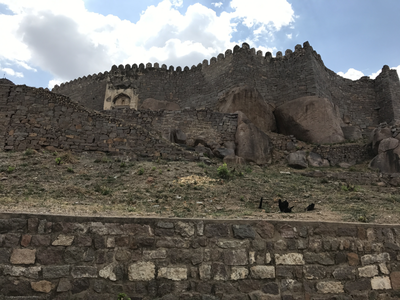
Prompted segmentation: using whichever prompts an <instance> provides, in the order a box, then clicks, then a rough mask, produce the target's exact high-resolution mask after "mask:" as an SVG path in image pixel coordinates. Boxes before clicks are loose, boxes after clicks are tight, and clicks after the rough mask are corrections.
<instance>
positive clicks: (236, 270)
mask: <svg viewBox="0 0 400 300" xmlns="http://www.w3.org/2000/svg"><path fill="white" fill-rule="evenodd" d="M248 275H249V270H248V269H247V268H245V267H232V269H231V280H239V279H245V278H247V276H248Z"/></svg>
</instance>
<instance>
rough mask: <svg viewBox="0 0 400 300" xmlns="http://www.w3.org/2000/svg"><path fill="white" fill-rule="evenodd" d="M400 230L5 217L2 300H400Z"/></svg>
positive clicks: (0, 252)
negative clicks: (124, 299)
mask: <svg viewBox="0 0 400 300" xmlns="http://www.w3.org/2000/svg"><path fill="white" fill-rule="evenodd" d="M399 243H400V225H396V226H384V225H372V224H350V223H324V222H313V223H308V222H293V221H292V222H290V221H268V220H200V219H191V220H188V219H150V218H100V217H98V218H96V217H71V216H70V217H68V216H50V215H26V214H0V299H1V300H8V299H107V300H109V299H116V298H117V295H118V294H119V293H122V292H124V293H126V294H127V295H129V297H131V299H135V300H137V299H243V300H244V299H246V300H248V299H251V300H259V299H285V300H288V299H399V297H400V261H399V260H400V247H399Z"/></svg>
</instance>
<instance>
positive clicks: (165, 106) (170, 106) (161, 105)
mask: <svg viewBox="0 0 400 300" xmlns="http://www.w3.org/2000/svg"><path fill="white" fill-rule="evenodd" d="M140 109H148V110H180V109H181V108H180V107H179V105H178V104H177V103H175V102H169V101H161V100H156V99H153V98H147V99H146V100H144V101H143V103H142V105H140Z"/></svg>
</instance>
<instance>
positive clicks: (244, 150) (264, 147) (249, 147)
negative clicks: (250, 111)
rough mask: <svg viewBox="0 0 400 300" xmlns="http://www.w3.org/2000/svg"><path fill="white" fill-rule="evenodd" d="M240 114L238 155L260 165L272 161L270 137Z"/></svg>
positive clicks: (237, 137) (237, 143) (237, 140)
mask: <svg viewBox="0 0 400 300" xmlns="http://www.w3.org/2000/svg"><path fill="white" fill-rule="evenodd" d="M237 113H238V127H237V130H236V145H237V148H236V155H237V156H239V157H242V158H243V159H244V160H245V161H246V162H254V163H256V164H259V165H263V164H267V163H270V162H271V160H272V143H271V140H270V138H269V137H268V135H266V134H265V133H264V132H263V131H261V130H260V129H259V128H258V127H257V126H255V125H254V124H253V123H252V122H251V121H250V120H249V119H248V118H247V117H246V115H245V114H244V113H242V112H237Z"/></svg>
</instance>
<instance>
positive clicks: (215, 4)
mask: <svg viewBox="0 0 400 300" xmlns="http://www.w3.org/2000/svg"><path fill="white" fill-rule="evenodd" d="M211 4H212V5H214V6H215V7H221V6H222V4H223V3H222V2H212V3H211Z"/></svg>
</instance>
